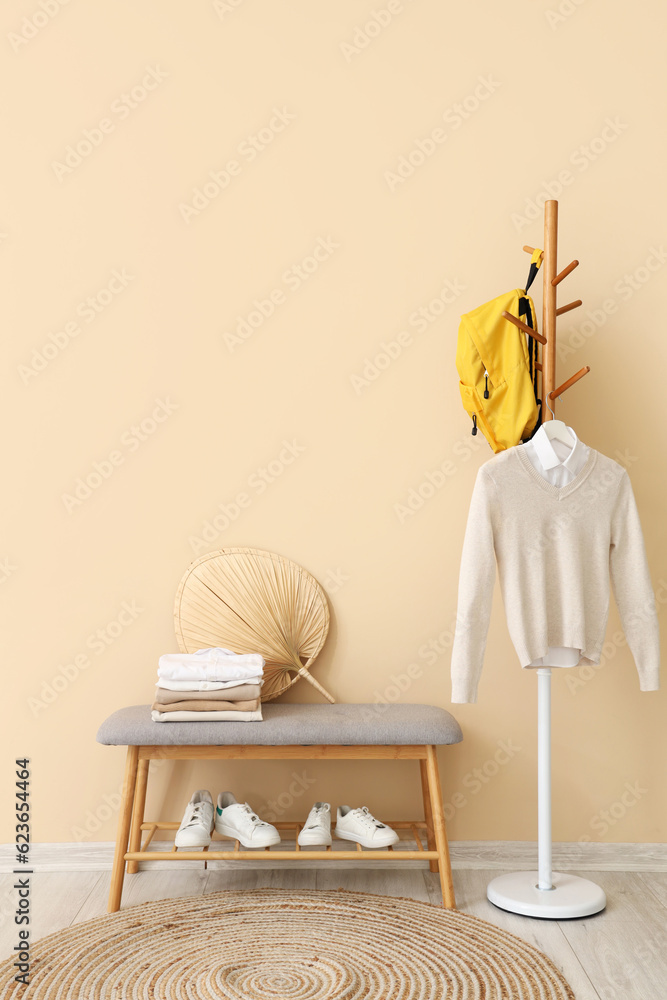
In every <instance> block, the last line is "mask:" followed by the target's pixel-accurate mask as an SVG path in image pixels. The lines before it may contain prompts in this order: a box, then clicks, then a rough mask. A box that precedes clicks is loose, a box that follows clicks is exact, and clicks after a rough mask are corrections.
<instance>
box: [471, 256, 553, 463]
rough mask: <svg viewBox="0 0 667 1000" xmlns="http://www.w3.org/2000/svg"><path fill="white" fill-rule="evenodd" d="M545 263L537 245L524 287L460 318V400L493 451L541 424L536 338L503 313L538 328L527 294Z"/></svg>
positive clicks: (474, 429) (508, 445)
mask: <svg viewBox="0 0 667 1000" xmlns="http://www.w3.org/2000/svg"><path fill="white" fill-rule="evenodd" d="M541 263H542V251H541V250H535V251H534V253H533V255H532V257H531V261H530V273H529V275H528V280H527V281H526V287H525V289H520V288H515V289H513V290H512V291H511V292H506V293H505V295H499V296H498V297H497V298H495V299H491V301H490V302H485V303H484V305H482V306H478V307H477V308H476V309H473V310H472V312H469V313H466V314H465V315H464V316H462V317H461V323H460V326H459V336H458V342H457V345H456V367H457V369H458V373H459V389H460V390H461V399H462V400H463V406H464V408H465V410H466V411H467V413H468V414H469V415H470V416H471V418H472V423H473V427H472V433H473V434H476V433H477V429H478V428H479V430H481V432H482V434H483V435H484V437H485V438H486V440H487V441H488V442H489V444H490V445H491V447H492V448H493V450H494V452H499V451H505V449H506V448H512V447H514V445H517V444H519V443H520V442H521V441H525V440H528V438H530V437H531V436H532V435H533V434H534V433H535V431H536V430H537V428H538V426H539V423H540V408H541V400H539V399H538V398H537V369H536V367H535V365H536V362H537V360H538V358H537V348H538V342H537V341H536V340H534V339H533V338H532V337H530V336H528V334H526V333H523V332H522V331H521V330H519V329H518V327H516V326H514V324H513V323H510V321H509V320H507V319H505V318H504V317H503V315H502V314H503V311H505V310H506V311H507V312H509V313H511V315H513V316H517V317H519V318H520V319H521V320H523V322H524V323H526V325H527V326H529V327H531V329H533V330H537V318H536V316H535V306H534V305H533V300H532V299H531V297H530V296H529V295H528V294H527V293H528V289H529V288H530V286H531V284H532V282H533V280H534V278H535V275H536V274H537V272H538V269H539V267H540V264H541ZM526 341H528V343H526Z"/></svg>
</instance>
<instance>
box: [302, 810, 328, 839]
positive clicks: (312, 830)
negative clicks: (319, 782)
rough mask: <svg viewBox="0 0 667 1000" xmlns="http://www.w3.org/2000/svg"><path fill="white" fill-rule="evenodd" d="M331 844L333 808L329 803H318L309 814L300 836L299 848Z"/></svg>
mask: <svg viewBox="0 0 667 1000" xmlns="http://www.w3.org/2000/svg"><path fill="white" fill-rule="evenodd" d="M330 843H331V806H330V805H329V803H328V802H316V803H315V805H314V806H313V808H312V809H311V810H310V812H309V813H308V819H307V820H306V822H305V823H304V825H303V829H302V830H301V832H300V834H299V846H300V847H306V846H307V845H309V844H330Z"/></svg>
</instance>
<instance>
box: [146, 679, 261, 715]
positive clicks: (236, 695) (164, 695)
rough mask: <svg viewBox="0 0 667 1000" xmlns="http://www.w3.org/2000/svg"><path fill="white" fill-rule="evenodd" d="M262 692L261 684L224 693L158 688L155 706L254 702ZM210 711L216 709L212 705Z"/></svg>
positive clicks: (246, 685)
mask: <svg viewBox="0 0 667 1000" xmlns="http://www.w3.org/2000/svg"><path fill="white" fill-rule="evenodd" d="M261 690H262V689H261V687H260V686H259V684H239V685H238V687H233V688H223V689H222V691H167V690H165V688H161V687H158V688H156V689H155V704H156V705H172V704H174V703H176V702H178V703H180V702H182V701H206V702H208V701H233V702H237V701H254V700H255V699H256V698H259V696H260V693H261ZM162 711H164V709H162ZM209 711H216V707H214V706H213V705H211V706H210V708H209Z"/></svg>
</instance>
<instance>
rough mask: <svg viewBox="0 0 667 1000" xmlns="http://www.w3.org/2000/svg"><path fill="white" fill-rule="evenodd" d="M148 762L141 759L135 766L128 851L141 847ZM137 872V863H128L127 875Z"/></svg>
mask: <svg viewBox="0 0 667 1000" xmlns="http://www.w3.org/2000/svg"><path fill="white" fill-rule="evenodd" d="M149 763H150V761H149V760H147V759H146V758H145V757H143V758H142V759H141V760H140V761H139V764H138V766H137V781H136V785H135V788H134V808H133V809H132V826H131V827H130V850H131V851H138V850H139V849H140V847H141V824H142V823H143V821H144V806H145V805H146V784H147V782H148V765H149ZM138 871H139V862H138V861H128V863H127V874H128V875H135V874H136V873H137V872H138Z"/></svg>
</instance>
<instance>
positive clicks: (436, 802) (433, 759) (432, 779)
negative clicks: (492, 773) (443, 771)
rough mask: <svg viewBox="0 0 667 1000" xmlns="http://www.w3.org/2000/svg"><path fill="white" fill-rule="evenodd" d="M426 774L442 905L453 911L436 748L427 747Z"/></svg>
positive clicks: (450, 872) (452, 890)
mask: <svg viewBox="0 0 667 1000" xmlns="http://www.w3.org/2000/svg"><path fill="white" fill-rule="evenodd" d="M426 774H427V781H428V791H429V798H430V800H431V813H432V817H433V832H434V835H435V848H436V850H437V852H438V867H439V869H440V887H441V889H442V905H443V906H444V907H446V908H447V909H448V910H453V909H455V907H456V901H455V899H454V885H453V883H452V866H451V862H450V860H449V844H448V843H447V827H446V825H445V812H444V808H443V804H442V789H441V788H440V773H439V771H438V757H437V754H436V748H435V747H434V746H427V747H426ZM427 822H428V820H427Z"/></svg>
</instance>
